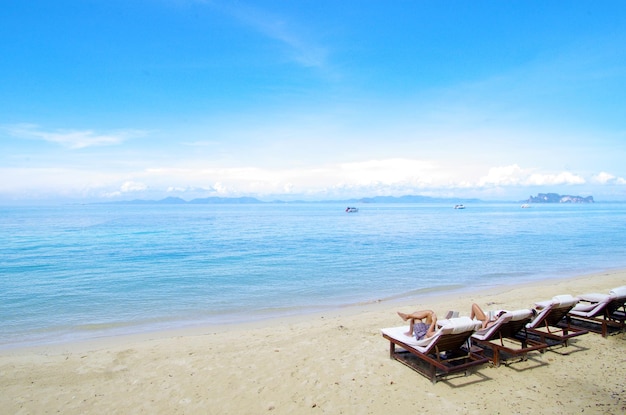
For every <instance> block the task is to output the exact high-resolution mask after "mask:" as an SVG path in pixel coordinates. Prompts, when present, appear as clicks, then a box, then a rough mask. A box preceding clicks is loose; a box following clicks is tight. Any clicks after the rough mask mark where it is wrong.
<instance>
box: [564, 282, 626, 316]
mask: <svg viewBox="0 0 626 415" xmlns="http://www.w3.org/2000/svg"><path fill="white" fill-rule="evenodd" d="M622 298H626V285H623V286H621V287H617V288H613V289H612V290H611V291H609V294H608V295H607V294H598V293H592V294H583V295H581V296H580V299H581V300H584V301H588V302H589V303H586V302H585V303H578V304H576V306H575V307H574V308H573V309H572V311H570V313H571V314H572V315H575V316H580V317H594V316H596V315H597V314H598V313H599V312H601V311H602V309H603V308H604V307H605V306H606V304H607V303H609V302H611V301H613V300H615V299H622Z"/></svg>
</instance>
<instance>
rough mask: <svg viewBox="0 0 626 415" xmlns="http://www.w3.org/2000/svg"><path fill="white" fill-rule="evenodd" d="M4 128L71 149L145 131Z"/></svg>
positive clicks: (118, 140)
mask: <svg viewBox="0 0 626 415" xmlns="http://www.w3.org/2000/svg"><path fill="white" fill-rule="evenodd" d="M5 129H6V130H7V131H8V132H9V134H11V135H12V136H14V137H19V138H27V139H34V140H43V141H47V142H50V143H54V144H59V145H61V146H63V147H67V148H70V149H73V150H76V149H81V148H87V147H93V146H110V145H116V144H120V143H122V142H123V141H125V140H127V139H129V138H134V137H140V136H143V135H145V132H143V131H138V130H125V131H116V132H111V133H108V134H97V133H95V132H94V131H93V130H56V131H44V130H42V129H40V128H39V126H37V125H35V124H16V125H12V126H8V127H5Z"/></svg>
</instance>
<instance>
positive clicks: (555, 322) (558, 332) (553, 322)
mask: <svg viewBox="0 0 626 415" xmlns="http://www.w3.org/2000/svg"><path fill="white" fill-rule="evenodd" d="M572 307H573V305H572V306H569V307H559V306H554V307H551V308H550V310H548V312H547V313H546V314H545V316H544V317H543V318H542V320H541V321H537V322H535V321H533V324H535V327H528V328H527V331H528V333H531V334H533V335H535V336H537V337H539V341H540V342H542V343H547V341H546V340H547V339H549V340H552V342H553V344H551V346H553V345H554V344H563V345H564V346H566V347H567V345H568V344H567V341H568V340H569V339H571V338H572V337H576V336H581V335H583V334H587V333H589V330H585V329H582V328H579V327H570V326H567V325H566V324H563V322H564V319H565V317H566V316H567V313H568V312H569V311H570V310H571V309H572Z"/></svg>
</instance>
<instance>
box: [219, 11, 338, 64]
mask: <svg viewBox="0 0 626 415" xmlns="http://www.w3.org/2000/svg"><path fill="white" fill-rule="evenodd" d="M211 4H212V5H213V6H217V8H218V9H220V10H221V11H222V12H224V13H226V14H228V15H230V16H232V17H233V18H234V19H236V20H237V21H239V22H240V23H242V24H243V25H245V26H246V27H248V28H250V29H252V30H254V31H256V32H257V33H260V34H261V35H263V36H265V37H267V38H270V39H272V40H274V41H277V42H279V43H280V44H282V45H283V46H285V47H286V48H287V51H288V55H289V57H290V59H291V60H293V61H294V62H296V63H298V64H300V65H302V66H305V67H317V68H322V67H325V66H326V65H327V63H328V49H327V48H326V47H323V46H321V45H319V44H318V43H316V42H315V41H313V40H311V39H310V38H308V37H307V36H306V35H305V32H304V30H302V28H301V26H300V25H298V24H296V22H293V21H292V20H290V19H289V18H288V17H286V16H283V15H278V14H275V13H271V12H269V11H267V10H261V9H259V8H256V7H252V6H248V5H244V4H242V3H240V2H239V3H236V5H231V4H230V3H224V4H221V5H219V6H218V5H217V4H216V3H211Z"/></svg>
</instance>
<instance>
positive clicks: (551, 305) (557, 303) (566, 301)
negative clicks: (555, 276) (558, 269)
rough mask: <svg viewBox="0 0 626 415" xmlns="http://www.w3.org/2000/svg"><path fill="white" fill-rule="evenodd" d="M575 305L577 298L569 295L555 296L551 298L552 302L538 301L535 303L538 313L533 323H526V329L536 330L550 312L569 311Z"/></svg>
mask: <svg viewBox="0 0 626 415" xmlns="http://www.w3.org/2000/svg"><path fill="white" fill-rule="evenodd" d="M577 303H578V298H576V297H572V296H571V295H569V294H563V295H556V296H554V297H552V300H547V301H540V302H538V303H535V307H536V308H537V309H538V310H540V311H539V313H538V314H537V315H536V316H535V318H534V319H533V321H531V322H530V323H528V324H527V325H526V327H528V328H530V329H534V328H537V326H539V325H541V322H542V321H543V319H544V318H545V317H546V314H548V313H550V312H551V311H552V310H554V309H561V308H567V309H570V308H572V307H574V305H575V304H577Z"/></svg>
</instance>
